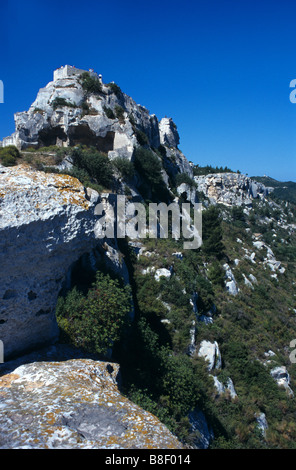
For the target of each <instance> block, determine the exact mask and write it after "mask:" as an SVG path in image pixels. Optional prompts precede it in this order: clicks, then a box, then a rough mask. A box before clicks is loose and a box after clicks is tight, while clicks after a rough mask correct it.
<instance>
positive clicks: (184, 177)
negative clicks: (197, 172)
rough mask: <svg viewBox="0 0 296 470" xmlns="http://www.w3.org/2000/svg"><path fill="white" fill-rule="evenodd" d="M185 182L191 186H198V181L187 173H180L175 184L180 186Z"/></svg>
mask: <svg viewBox="0 0 296 470" xmlns="http://www.w3.org/2000/svg"><path fill="white" fill-rule="evenodd" d="M183 183H185V184H188V186H189V187H190V188H196V187H197V184H196V182H195V181H194V180H193V179H192V178H190V176H189V175H187V173H178V174H177V175H176V177H175V185H176V186H180V185H181V184H183Z"/></svg>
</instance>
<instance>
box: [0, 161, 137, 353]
mask: <svg viewBox="0 0 296 470" xmlns="http://www.w3.org/2000/svg"><path fill="white" fill-rule="evenodd" d="M0 183H1V189H0V202H1V206H0V216H1V217H0V247H1V248H0V264H1V271H0V279H1V282H0V285H1V288H0V337H1V340H2V341H3V343H4V344H5V355H6V357H8V356H10V355H11V354H16V353H19V352H22V351H23V350H26V349H28V348H33V347H36V346H39V345H43V344H44V343H48V342H51V341H53V340H55V339H56V338H57V335H58V330H57V326H56V322H55V306H56V302H57V297H58V294H59V292H60V290H61V288H62V286H63V285H64V284H65V282H70V275H71V266H72V265H73V263H75V262H76V261H77V260H78V259H79V257H80V256H82V255H85V254H87V253H89V254H91V260H90V262H91V263H92V264H93V268H94V269H95V267H96V263H97V262H99V261H100V260H101V258H102V257H105V259H106V261H107V262H108V263H110V264H111V265H112V268H113V269H115V270H116V271H117V272H118V273H119V274H120V275H121V276H122V277H123V278H125V280H128V274H127V270H126V267H125V265H124V262H123V261H122V260H120V259H119V255H118V252H117V251H116V240H112V241H109V244H108V243H106V239H105V240H104V243H105V245H104V249H103V248H102V246H101V245H102V240H98V239H96V236H95V231H94V228H95V224H96V222H97V219H98V218H97V217H96V216H95V214H94V211H95V207H96V204H97V202H99V201H100V200H102V196H101V197H99V195H98V193H96V192H95V191H93V190H90V189H88V190H86V188H84V187H83V185H82V184H81V183H80V182H79V181H78V180H77V179H75V178H72V177H70V176H67V175H56V174H45V173H44V172H41V171H33V170H30V169H28V168H26V167H24V166H22V165H20V166H17V167H13V168H4V167H1V168H0ZM105 197H107V198H108V195H105Z"/></svg>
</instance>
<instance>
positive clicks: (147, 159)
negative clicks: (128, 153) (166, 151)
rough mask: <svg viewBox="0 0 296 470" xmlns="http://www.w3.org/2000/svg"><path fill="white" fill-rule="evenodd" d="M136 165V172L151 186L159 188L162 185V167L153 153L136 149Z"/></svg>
mask: <svg viewBox="0 0 296 470" xmlns="http://www.w3.org/2000/svg"><path fill="white" fill-rule="evenodd" d="M134 164H135V168H136V170H137V171H138V172H139V174H140V175H141V176H142V177H143V178H144V179H145V181H147V183H148V184H149V185H152V186H158V185H160V184H161V183H162V181H163V180H162V174H161V170H162V166H161V163H160V161H159V159H158V158H157V156H156V155H155V154H154V153H153V152H151V151H150V150H148V149H143V148H137V149H135V152H134Z"/></svg>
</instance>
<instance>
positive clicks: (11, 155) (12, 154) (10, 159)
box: [0, 145, 20, 166]
mask: <svg viewBox="0 0 296 470" xmlns="http://www.w3.org/2000/svg"><path fill="white" fill-rule="evenodd" d="M19 157H20V152H19V150H18V148H17V147H15V146H14V145H8V146H7V147H2V148H0V160H1V163H2V165H3V166H14V165H15V164H16V159H17V158H19Z"/></svg>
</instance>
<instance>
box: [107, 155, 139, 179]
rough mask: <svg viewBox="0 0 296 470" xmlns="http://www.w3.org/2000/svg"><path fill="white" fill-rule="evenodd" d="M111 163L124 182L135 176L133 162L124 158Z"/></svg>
mask: <svg viewBox="0 0 296 470" xmlns="http://www.w3.org/2000/svg"><path fill="white" fill-rule="evenodd" d="M112 163H113V165H114V166H115V168H117V170H118V171H119V173H120V174H121V176H122V177H123V178H124V179H125V180H129V179H131V178H133V176H134V174H135V167H134V164H133V162H131V161H130V160H128V159H127V158H124V157H117V158H115V159H114V160H112Z"/></svg>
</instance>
